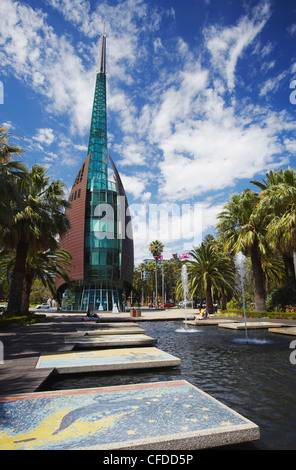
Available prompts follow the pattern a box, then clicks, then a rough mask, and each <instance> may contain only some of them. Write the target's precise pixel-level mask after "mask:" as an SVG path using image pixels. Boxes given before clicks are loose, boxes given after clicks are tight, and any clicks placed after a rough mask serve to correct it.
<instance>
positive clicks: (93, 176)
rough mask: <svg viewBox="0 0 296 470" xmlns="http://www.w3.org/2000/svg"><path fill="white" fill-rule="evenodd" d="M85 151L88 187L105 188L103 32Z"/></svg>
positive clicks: (104, 48)
mask: <svg viewBox="0 0 296 470" xmlns="http://www.w3.org/2000/svg"><path fill="white" fill-rule="evenodd" d="M87 153H88V154H89V153H90V162H89V168H88V177H87V178H88V188H89V189H90V188H93V189H107V188H108V184H107V181H108V172H107V160H108V153H107V105H106V36H105V34H104V33H103V34H102V36H101V39H100V58H99V64H98V72H97V78H96V87H95V96H94V102H93V109H92V116H91V125H90V134H89V142H88V151H87Z"/></svg>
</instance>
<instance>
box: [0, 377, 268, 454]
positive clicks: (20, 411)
mask: <svg viewBox="0 0 296 470" xmlns="http://www.w3.org/2000/svg"><path fill="white" fill-rule="evenodd" d="M1 408H2V413H1V415H0V450H4V449H5V450H17V449H18V450H20V449H24V450H29V449H32V450H64V449H68V450H74V449H101V450H103V449H108V450H109V449H115V450H120V449H148V450H150V449H151V450H158V449H159V450H180V449H184V450H191V449H203V448H210V447H216V446H220V445H225V444H233V443H239V442H245V441H252V440H256V439H259V428H258V426H257V425H256V424H254V423H253V422H251V421H249V420H248V419H246V418H244V417H243V416H242V415H240V414H238V413H237V412H235V411H233V410H231V409H230V408H228V407H227V406H225V405H224V404H222V403H221V402H219V401H217V400H216V399H214V398H212V397H211V396H210V395H208V394H206V393H205V392H203V391H202V390H200V389H198V388H196V387H194V386H193V385H191V384H190V383H188V382H187V381H185V380H179V381H169V382H153V383H144V384H134V385H124V386H115V387H101V388H93V389H91V388H90V389H88V388H86V389H78V390H62V391H52V392H38V393H31V394H21V395H12V396H7V397H3V398H2V399H1Z"/></svg>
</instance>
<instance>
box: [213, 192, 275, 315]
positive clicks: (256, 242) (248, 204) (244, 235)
mask: <svg viewBox="0 0 296 470" xmlns="http://www.w3.org/2000/svg"><path fill="white" fill-rule="evenodd" d="M259 201H260V198H259V196H258V194H257V193H254V192H253V191H252V190H250V189H246V190H245V191H243V192H242V193H241V194H233V195H232V197H231V198H230V200H229V202H228V203H227V204H226V205H225V206H224V210H223V211H222V212H221V213H220V214H218V220H219V222H218V224H217V226H216V229H217V231H218V233H219V238H220V239H221V241H222V243H223V244H224V246H225V248H226V250H227V251H229V252H233V253H238V252H239V251H241V252H242V253H243V254H244V255H245V256H250V258H251V262H252V270H253V285H254V297H255V310H256V311H266V291H265V283H264V275H263V270H262V263H261V256H262V255H266V254H267V250H268V246H267V243H266V228H265V226H264V224H263V223H262V219H261V218H260V217H259V216H258V212H257V211H256V207H257V206H258V204H259Z"/></svg>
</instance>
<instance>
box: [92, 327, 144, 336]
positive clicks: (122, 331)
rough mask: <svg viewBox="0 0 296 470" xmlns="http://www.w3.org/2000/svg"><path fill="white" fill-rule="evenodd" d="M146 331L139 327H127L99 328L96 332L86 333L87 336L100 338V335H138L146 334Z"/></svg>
mask: <svg viewBox="0 0 296 470" xmlns="http://www.w3.org/2000/svg"><path fill="white" fill-rule="evenodd" d="M144 333H146V330H144V329H143V328H139V327H134V326H132V327H130V328H128V327H125V328H118V327H114V328H97V329H95V330H90V331H87V332H86V335H90V336H99V335H137V334H144Z"/></svg>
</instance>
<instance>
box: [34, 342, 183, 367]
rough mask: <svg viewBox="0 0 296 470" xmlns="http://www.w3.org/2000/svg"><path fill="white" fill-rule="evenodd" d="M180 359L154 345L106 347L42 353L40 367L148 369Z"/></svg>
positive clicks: (171, 365) (165, 365)
mask: <svg viewBox="0 0 296 470" xmlns="http://www.w3.org/2000/svg"><path fill="white" fill-rule="evenodd" d="M180 364H181V360H180V359H179V358H177V357H175V356H172V355H171V354H168V353H166V352H164V351H161V350H160V349H158V348H154V347H146V348H143V347H139V348H123V349H106V350H103V351H102V350H100V351H98V350H95V351H85V352H82V351H77V352H74V351H71V352H66V353H58V354H55V353H51V354H42V355H41V356H40V358H39V360H38V362H37V365H36V368H37V369H44V368H46V369H54V370H56V371H57V372H59V373H62V374H67V373H76V372H93V371H111V370H112V371H113V370H123V369H146V368H152V367H174V366H178V365H180Z"/></svg>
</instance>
